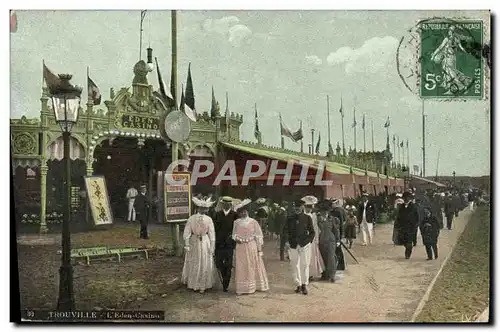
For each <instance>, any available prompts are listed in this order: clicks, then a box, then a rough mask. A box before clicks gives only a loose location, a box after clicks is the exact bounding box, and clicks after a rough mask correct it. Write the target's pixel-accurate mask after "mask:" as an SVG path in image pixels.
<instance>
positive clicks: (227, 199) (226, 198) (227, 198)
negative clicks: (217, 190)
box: [220, 196, 233, 203]
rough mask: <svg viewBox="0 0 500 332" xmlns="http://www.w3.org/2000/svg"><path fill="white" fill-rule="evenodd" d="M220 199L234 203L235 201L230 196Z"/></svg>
mask: <svg viewBox="0 0 500 332" xmlns="http://www.w3.org/2000/svg"><path fill="white" fill-rule="evenodd" d="M220 200H221V202H222V203H232V202H233V198H232V197H230V196H224V197H222V198H221V199H220Z"/></svg>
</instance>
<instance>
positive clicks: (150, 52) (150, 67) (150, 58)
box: [147, 47, 154, 72]
mask: <svg viewBox="0 0 500 332" xmlns="http://www.w3.org/2000/svg"><path fill="white" fill-rule="evenodd" d="M147 51H148V71H149V72H152V71H153V69H154V65H153V49H152V48H151V47H148V48H147Z"/></svg>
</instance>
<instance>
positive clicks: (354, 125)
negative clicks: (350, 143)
mask: <svg viewBox="0 0 500 332" xmlns="http://www.w3.org/2000/svg"><path fill="white" fill-rule="evenodd" d="M352 125H353V127H354V128H353V129H354V151H356V150H357V149H356V125H357V123H356V105H354V121H353V123H352Z"/></svg>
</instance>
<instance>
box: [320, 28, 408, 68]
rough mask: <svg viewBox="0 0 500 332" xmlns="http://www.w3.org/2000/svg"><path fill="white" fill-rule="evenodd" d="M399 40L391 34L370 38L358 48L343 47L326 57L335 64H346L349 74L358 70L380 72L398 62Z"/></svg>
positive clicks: (329, 62) (330, 62)
mask: <svg viewBox="0 0 500 332" xmlns="http://www.w3.org/2000/svg"><path fill="white" fill-rule="evenodd" d="M398 44H399V41H398V40H397V39H396V38H394V37H391V36H385V37H382V38H380V37H374V38H371V39H368V40H367V41H365V42H364V44H363V45H362V46H361V47H359V48H356V49H352V48H350V47H346V46H344V47H341V48H339V49H338V50H337V51H336V52H333V53H330V54H329V55H328V57H327V58H326V61H327V62H328V64H330V65H332V66H334V65H339V64H345V71H346V73H347V74H353V73H356V72H364V73H366V72H368V73H372V74H374V73H379V72H381V71H384V70H387V67H388V66H390V67H392V66H393V65H394V64H395V62H396V50H397V47H398Z"/></svg>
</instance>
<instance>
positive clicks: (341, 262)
mask: <svg viewBox="0 0 500 332" xmlns="http://www.w3.org/2000/svg"><path fill="white" fill-rule="evenodd" d="M335 256H336V257H337V270H338V271H344V270H345V259H344V252H343V251H342V247H341V246H338V247H337V248H336V249H335Z"/></svg>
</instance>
